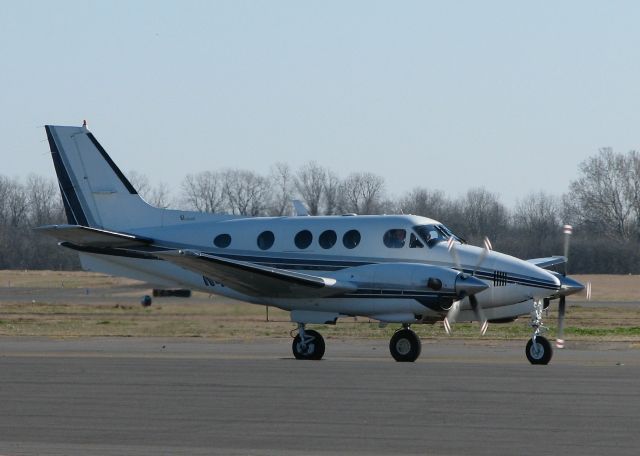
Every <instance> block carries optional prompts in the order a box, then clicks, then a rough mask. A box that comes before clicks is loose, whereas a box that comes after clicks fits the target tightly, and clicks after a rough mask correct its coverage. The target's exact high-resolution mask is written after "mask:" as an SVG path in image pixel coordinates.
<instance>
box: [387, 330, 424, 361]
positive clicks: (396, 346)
mask: <svg viewBox="0 0 640 456" xmlns="http://www.w3.org/2000/svg"><path fill="white" fill-rule="evenodd" d="M402 326H403V328H402V329H399V330H397V331H396V332H395V334H394V335H393V336H392V337H391V341H389V351H390V352H391V356H393V359H395V360H396V361H398V362H409V363H412V362H414V361H415V360H416V359H418V356H420V350H421V349H422V344H421V343H420V338H419V337H418V335H417V334H416V333H414V332H413V331H412V330H411V329H409V325H402Z"/></svg>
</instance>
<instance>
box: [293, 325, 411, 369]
mask: <svg viewBox="0 0 640 456" xmlns="http://www.w3.org/2000/svg"><path fill="white" fill-rule="evenodd" d="M421 348H422V344H421V343H420V338H419V337H418V335H417V334H416V333H414V332H413V331H412V330H411V329H409V325H407V324H404V325H402V329H399V330H397V331H396V332H395V334H394V335H393V336H392V337H391V341H390V342H389V351H390V352H391V356H393V359H395V360H396V361H399V362H409V363H412V362H413V361H415V360H416V359H418V356H420V350H421ZM291 349H292V351H293V356H295V357H296V359H313V360H319V359H322V357H323V356H324V349H325V345H324V339H323V338H322V336H321V335H320V333H319V332H317V331H314V330H312V329H305V325H304V323H298V334H296V336H295V337H294V338H293V343H292V344H291Z"/></svg>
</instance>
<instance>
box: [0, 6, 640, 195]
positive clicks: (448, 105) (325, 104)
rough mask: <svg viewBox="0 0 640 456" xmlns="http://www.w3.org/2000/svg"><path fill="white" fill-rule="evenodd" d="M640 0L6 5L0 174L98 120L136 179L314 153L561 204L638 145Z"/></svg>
mask: <svg viewBox="0 0 640 456" xmlns="http://www.w3.org/2000/svg"><path fill="white" fill-rule="evenodd" d="M639 20H640V3H638V2H621V1H620V2H618V1H610V2H605V1H601V2H589V1H564V2H552V1H539V2H513V1H484V2H477V1H468V2H464V1H458V2H441V1H440V2H429V1H416V2H412V1H406V2H376V1H351V2H347V1H326V2H315V3H312V2H302V1H290V2H284V1H283V2H266V1H254V2H247V1H228V2H215V1H203V2H196V1H180V2H177V1H176V2H158V1H153V2H151V1H149V2H147V1H104V2H91V1H86V0H85V1H82V2H69V1H56V2H38V1H29V2H8V1H6V2H3V3H2V7H1V8H0V56H1V63H0V65H2V66H1V67H0V68H1V70H2V71H0V88H1V89H0V90H1V92H0V93H1V94H2V95H1V98H0V100H1V106H2V108H1V109H0V117H1V121H0V137H1V138H2V140H1V142H0V150H1V153H2V156H3V158H4V160H3V166H2V168H1V169H0V174H4V175H8V176H17V177H24V176H26V175H27V174H28V173H29V172H35V173H37V174H41V175H46V176H53V175H54V173H53V166H52V164H51V160H50V157H49V156H48V145H47V144H46V141H45V134H44V129H43V128H42V126H43V125H45V124H49V123H51V124H59V125H61V124H71V125H79V124H81V123H82V120H83V119H87V120H88V122H89V128H90V129H91V130H92V131H93V132H94V134H95V135H96V137H97V138H98V139H99V140H100V141H101V143H102V144H103V146H105V148H106V149H107V150H108V151H109V153H110V154H111V155H112V157H113V158H114V160H115V161H116V163H118V165H119V166H120V167H121V168H122V169H123V170H136V171H137V172H140V173H143V174H146V175H147V176H148V177H149V179H150V181H151V182H152V183H159V182H161V181H162V182H166V183H168V184H169V185H170V186H171V187H172V188H174V190H176V191H177V189H178V187H179V183H180V182H181V181H182V179H183V177H184V176H185V175H186V174H187V173H195V172H199V171H203V170H217V169H223V168H235V167H239V168H244V169H251V170H253V171H256V172H258V173H261V174H266V173H267V172H268V171H269V167H270V166H271V165H273V164H274V163H276V162H287V163H289V164H290V165H291V166H292V167H293V168H294V169H295V168H297V167H298V166H300V165H302V164H304V163H306V162H308V161H310V160H315V161H317V162H319V163H321V164H323V165H325V166H327V167H329V168H331V169H333V170H334V171H335V172H336V173H338V175H340V176H341V177H345V176H346V175H347V174H349V173H350V172H354V171H369V172H373V173H375V174H379V175H381V176H383V177H384V178H385V181H386V185H387V191H388V193H389V194H391V195H401V194H402V193H403V192H405V191H408V190H410V189H411V188H413V187H416V186H423V187H427V188H431V189H441V190H443V191H445V192H446V193H448V194H449V195H450V196H453V197H455V196H458V195H460V194H462V193H464V192H465V191H466V190H467V189H469V188H471V187H479V186H484V187H486V188H487V189H489V190H491V191H493V192H496V193H499V194H500V195H501V198H502V201H503V202H505V203H506V204H508V205H512V204H513V203H515V201H516V200H517V199H518V198H522V197H523V196H525V195H527V194H528V193H530V192H532V191H539V190H545V191H548V192H550V193H553V194H558V195H559V194H562V193H564V192H565V191H566V190H567V184H568V182H569V181H570V180H571V179H574V178H575V177H576V176H577V172H578V171H577V170H578V164H579V163H580V162H581V161H583V160H584V159H586V158H587V157H589V156H591V155H594V154H596V153H597V151H598V149H599V148H600V147H605V146H610V147H613V148H614V150H616V151H619V152H626V151H628V150H631V149H640V139H639V129H640V84H639V83H638V81H640V27H638V22H639Z"/></svg>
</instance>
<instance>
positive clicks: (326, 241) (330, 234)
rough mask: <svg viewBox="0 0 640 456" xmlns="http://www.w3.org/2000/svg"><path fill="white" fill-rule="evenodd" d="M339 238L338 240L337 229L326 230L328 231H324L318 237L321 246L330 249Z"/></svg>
mask: <svg viewBox="0 0 640 456" xmlns="http://www.w3.org/2000/svg"><path fill="white" fill-rule="evenodd" d="M337 240H338V235H337V234H336V232H335V231H333V230H326V231H323V232H322V234H320V237H319V238H318V243H319V244H320V247H322V248H323V249H330V248H331V247H333V246H334V245H335V244H336V241H337Z"/></svg>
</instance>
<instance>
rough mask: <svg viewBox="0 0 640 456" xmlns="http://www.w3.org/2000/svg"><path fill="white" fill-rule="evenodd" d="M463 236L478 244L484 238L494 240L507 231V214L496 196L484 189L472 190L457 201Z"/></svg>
mask: <svg viewBox="0 0 640 456" xmlns="http://www.w3.org/2000/svg"><path fill="white" fill-rule="evenodd" d="M458 208H459V211H460V214H461V215H462V221H461V225H464V228H463V229H462V230H461V231H462V232H464V233H465V234H464V236H468V237H469V238H470V240H471V241H472V242H474V243H479V242H480V240H481V239H482V238H483V237H484V236H488V237H489V238H491V239H492V240H496V239H498V238H499V237H500V235H501V234H503V233H504V232H506V231H507V229H508V223H509V218H508V212H507V209H506V208H505V207H504V205H503V204H502V203H501V202H500V201H499V199H498V195H496V194H494V193H491V192H490V191H488V190H487V189H485V188H474V189H471V190H469V191H467V194H466V195H465V196H464V197H463V198H462V199H461V200H460V201H459V203H458Z"/></svg>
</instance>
